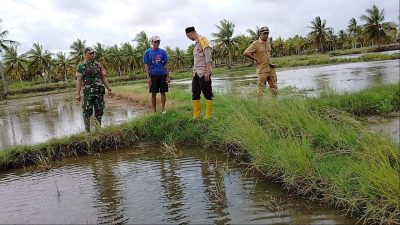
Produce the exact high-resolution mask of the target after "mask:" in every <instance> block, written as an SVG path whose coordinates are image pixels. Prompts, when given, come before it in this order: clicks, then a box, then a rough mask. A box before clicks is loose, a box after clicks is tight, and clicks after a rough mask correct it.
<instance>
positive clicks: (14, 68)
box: [4, 47, 28, 87]
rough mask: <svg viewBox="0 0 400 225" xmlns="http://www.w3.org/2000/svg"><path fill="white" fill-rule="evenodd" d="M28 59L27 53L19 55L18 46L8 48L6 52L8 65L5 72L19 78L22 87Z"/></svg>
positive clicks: (5, 59)
mask: <svg viewBox="0 0 400 225" xmlns="http://www.w3.org/2000/svg"><path fill="white" fill-rule="evenodd" d="M27 63H28V60H27V59H26V57H25V55H23V54H22V55H18V52H17V47H11V48H8V49H7V50H6V51H5V54H4V64H5V66H6V70H5V72H4V73H5V74H8V75H12V74H13V73H14V74H15V77H16V78H18V79H19V81H20V83H21V87H23V83H22V73H25V72H26V64H27Z"/></svg>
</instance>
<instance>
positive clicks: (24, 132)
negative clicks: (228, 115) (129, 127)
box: [0, 60, 399, 151]
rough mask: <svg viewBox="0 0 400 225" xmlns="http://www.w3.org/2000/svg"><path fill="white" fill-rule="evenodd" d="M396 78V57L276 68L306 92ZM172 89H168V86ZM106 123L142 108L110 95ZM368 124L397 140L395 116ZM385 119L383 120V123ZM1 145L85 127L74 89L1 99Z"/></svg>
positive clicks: (228, 85)
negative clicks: (61, 92) (50, 93)
mask: <svg viewBox="0 0 400 225" xmlns="http://www.w3.org/2000/svg"><path fill="white" fill-rule="evenodd" d="M190 82H191V81H190V80H187V79H186V80H179V81H175V82H174V83H173V84H172V88H173V89H174V88H181V89H187V90H190ZM396 82H399V61H398V60H387V61H378V62H364V63H350V64H339V65H330V66H317V67H306V68H297V69H284V70H279V71H278V85H279V87H280V88H284V87H288V86H290V87H294V88H296V89H298V90H301V91H302V92H304V93H305V94H306V95H315V94H317V93H318V92H319V91H321V90H326V89H327V88H331V89H333V90H336V91H339V92H343V91H355V90H361V89H364V88H367V87H370V86H373V85H374V84H384V83H396ZM256 86H257V84H256V75H255V74H250V75H237V76H218V77H214V78H213V89H214V91H215V92H220V93H228V92H233V93H239V94H240V93H245V94H254V92H255V90H256ZM173 89H172V91H173ZM106 104H107V105H106V111H105V116H104V118H103V123H104V125H105V126H107V125H108V124H117V123H121V122H124V121H127V120H130V119H133V118H136V117H137V116H139V115H140V114H141V113H143V110H141V109H140V108H136V107H135V106H132V105H127V104H126V103H123V102H120V101H116V100H115V99H113V100H108V101H106ZM388 120H389V121H384V122H383V123H373V124H371V130H372V131H378V132H385V133H388V134H389V135H391V136H392V137H393V138H394V139H395V141H398V135H399V132H398V131H399V126H397V125H398V124H399V117H398V116H394V117H392V118H389V119H388ZM384 124H387V126H385V125H384ZM0 127H1V129H0V151H1V150H2V149H5V148H7V147H11V146H16V145H21V144H36V143H40V142H43V141H46V140H49V139H51V138H53V137H62V136H66V135H70V134H73V133H79V132H82V131H83V130H84V126H83V118H82V109H81V106H80V105H79V104H77V103H76V102H75V100H74V95H73V93H68V94H56V95H46V96H39V97H30V98H24V99H15V100H9V101H0Z"/></svg>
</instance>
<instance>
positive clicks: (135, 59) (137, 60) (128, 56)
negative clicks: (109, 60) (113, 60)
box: [121, 42, 142, 74]
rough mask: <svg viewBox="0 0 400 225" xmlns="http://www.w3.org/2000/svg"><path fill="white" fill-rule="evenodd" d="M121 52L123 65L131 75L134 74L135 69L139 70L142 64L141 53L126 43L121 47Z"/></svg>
mask: <svg viewBox="0 0 400 225" xmlns="http://www.w3.org/2000/svg"><path fill="white" fill-rule="evenodd" d="M121 52H122V61H123V63H124V64H125V65H127V67H128V70H129V72H133V74H135V69H136V68H139V67H140V66H141V64H142V58H141V54H142V53H141V52H139V51H138V50H137V48H134V47H133V46H132V45H131V44H130V43H128V42H126V43H124V44H123V45H122V47H121Z"/></svg>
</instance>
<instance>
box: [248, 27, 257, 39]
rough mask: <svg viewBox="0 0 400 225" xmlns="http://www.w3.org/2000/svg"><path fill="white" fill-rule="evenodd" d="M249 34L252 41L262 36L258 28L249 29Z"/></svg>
mask: <svg viewBox="0 0 400 225" xmlns="http://www.w3.org/2000/svg"><path fill="white" fill-rule="evenodd" d="M246 31H247V33H248V34H249V35H250V38H251V40H253V41H255V40H257V39H258V38H259V36H260V35H259V34H260V28H259V27H258V26H256V28H255V29H254V30H252V29H247V30H246Z"/></svg>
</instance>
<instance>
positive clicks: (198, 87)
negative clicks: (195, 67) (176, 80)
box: [192, 73, 214, 100]
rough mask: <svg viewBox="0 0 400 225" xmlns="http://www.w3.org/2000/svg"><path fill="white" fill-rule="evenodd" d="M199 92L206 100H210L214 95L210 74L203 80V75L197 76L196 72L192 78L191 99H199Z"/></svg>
mask: <svg viewBox="0 0 400 225" xmlns="http://www.w3.org/2000/svg"><path fill="white" fill-rule="evenodd" d="M201 92H203V95H204V97H205V98H206V99H207V100H212V98H213V96H214V95H213V93H212V87H211V74H210V80H209V81H205V80H204V76H202V77H199V76H198V75H197V73H196V74H195V75H194V77H193V79H192V100H199V99H200V95H201Z"/></svg>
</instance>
